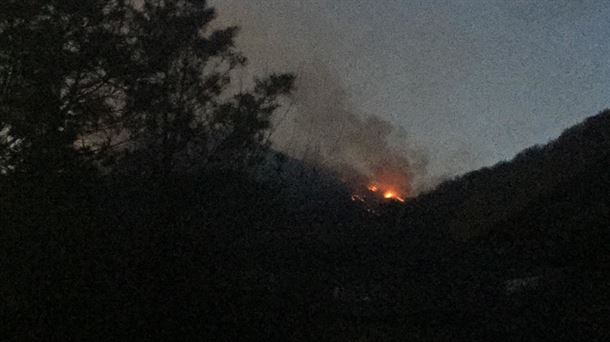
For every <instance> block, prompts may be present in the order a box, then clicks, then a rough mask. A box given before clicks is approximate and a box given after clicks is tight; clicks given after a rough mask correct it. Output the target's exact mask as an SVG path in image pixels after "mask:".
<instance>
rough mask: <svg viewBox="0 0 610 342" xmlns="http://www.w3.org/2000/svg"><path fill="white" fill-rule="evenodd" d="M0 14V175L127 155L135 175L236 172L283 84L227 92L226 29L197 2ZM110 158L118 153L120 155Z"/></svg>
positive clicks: (37, 8)
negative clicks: (212, 168)
mask: <svg viewBox="0 0 610 342" xmlns="http://www.w3.org/2000/svg"><path fill="white" fill-rule="evenodd" d="M4 8H5V10H4V11H3V12H2V14H0V44H2V46H3V47H4V49H3V51H2V52H0V85H1V86H2V87H1V89H2V92H1V93H0V96H1V97H0V135H1V137H2V140H0V142H1V143H2V149H1V152H0V156H1V157H2V158H1V159H0V161H2V163H3V166H2V168H3V169H4V172H8V171H10V170H13V171H15V170H21V171H24V172H26V171H27V172H39V171H41V170H44V172H45V173H49V172H65V171H66V168H68V167H73V166H74V165H76V164H78V163H79V162H91V161H94V160H98V159H105V160H106V161H108V160H107V159H108V157H110V156H112V157H116V156H117V153H116V152H117V151H119V152H125V151H131V152H133V151H137V152H138V153H137V154H138V155H139V158H140V159H139V168H140V172H142V173H147V174H154V175H167V174H169V173H171V172H172V171H175V170H177V169H179V168H182V169H185V168H190V167H193V166H194V165H196V164H199V165H202V164H205V163H206V162H209V161H210V160H215V161H222V162H223V163H222V164H223V165H233V166H236V167H241V166H243V165H244V164H245V163H246V162H247V161H248V160H249V159H250V157H252V156H253V155H256V153H254V152H257V151H260V150H262V149H264V148H265V147H266V146H268V142H267V141H266V139H265V138H266V136H267V135H266V134H265V131H266V130H268V129H269V128H270V125H271V116H272V114H273V112H274V111H275V110H276V109H277V108H278V106H279V98H280V97H281V96H283V95H287V94H289V93H290V91H291V89H292V84H293V80H294V77H293V76H292V75H288V74H281V75H271V76H270V77H268V78H265V79H260V80H256V82H255V86H254V88H253V89H251V90H249V91H243V90H241V89H240V90H238V89H236V87H234V86H233V87H232V86H231V81H232V76H233V75H232V72H233V71H234V70H235V69H236V68H238V67H239V66H242V65H244V64H245V63H246V58H245V57H244V56H242V55H241V54H240V53H239V52H238V51H237V50H236V48H235V46H234V42H233V40H234V37H235V35H236V33H237V28H235V27H229V28H225V29H220V30H211V29H210V28H209V25H210V23H211V22H212V21H213V19H214V18H215V12H214V10H213V9H212V8H210V7H208V6H207V4H206V2H205V1H196V0H172V1H155V0H146V1H144V2H143V4H142V5H141V6H135V5H132V4H131V2H127V1H120V0H116V1H100V0H86V1H82V2H79V3H78V5H75V4H68V3H66V2H65V1H50V2H46V3H44V4H43V3H41V2H38V1H16V0H11V1H8V3H6V4H5V5H4ZM119 154H121V153H119Z"/></svg>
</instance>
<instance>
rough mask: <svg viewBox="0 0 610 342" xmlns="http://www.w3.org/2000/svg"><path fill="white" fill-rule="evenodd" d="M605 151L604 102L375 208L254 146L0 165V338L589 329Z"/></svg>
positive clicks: (322, 175) (435, 334)
mask: <svg viewBox="0 0 610 342" xmlns="http://www.w3.org/2000/svg"><path fill="white" fill-rule="evenodd" d="M609 154H610V111H605V112H603V113H600V114H599V115H597V116H594V117H592V118H590V119H588V120H586V121H585V122H583V123H582V124H580V125H577V126H575V127H573V128H570V129H568V130H566V131H565V132H564V134H562V135H561V137H559V138H558V139H556V140H555V141H553V142H551V143H549V144H547V145H545V146H537V147H534V148H530V149H528V150H526V151H524V152H522V153H520V154H519V155H517V156H516V157H515V158H514V159H513V160H512V161H510V162H504V163H500V164H498V165H495V166H493V167H490V168H485V169H482V170H479V171H474V172H471V173H469V174H466V175H464V176H462V177H458V178H456V179H454V180H451V181H449V182H446V183H444V184H442V185H441V186H440V187H439V188H438V189H437V190H435V191H432V192H430V193H428V194H425V195H422V196H420V197H419V198H416V199H412V200H409V201H407V203H406V204H405V205H401V204H399V203H392V204H390V205H387V206H384V208H383V209H384V210H383V211H381V212H380V213H378V215H371V214H369V213H368V212H366V210H363V208H361V207H359V206H358V205H356V204H355V203H354V202H352V201H351V200H350V198H349V196H348V195H349V191H348V189H346V188H345V186H344V185H343V184H342V183H341V182H340V181H339V180H338V179H337V177H335V176H334V175H333V174H332V173H329V172H327V171H324V170H320V169H317V168H316V167H314V166H311V165H307V164H305V163H302V162H300V161H298V160H292V159H289V158H285V157H283V156H281V155H279V154H276V153H274V152H271V154H270V157H269V161H268V162H267V163H264V164H262V165H261V166H260V168H259V169H258V172H259V173H258V174H257V176H256V177H252V174H249V173H240V172H226V171H223V172H218V171H214V170H208V171H197V172H190V173H182V174H175V175H174V176H172V177H168V178H164V179H162V180H158V179H154V178H148V177H147V176H138V175H139V174H138V173H137V172H136V173H121V172H116V173H112V172H111V173H109V174H104V175H92V174H88V173H82V174H76V173H71V174H58V175H55V176H54V177H44V178H40V179H39V178H35V177H31V176H27V175H25V176H15V177H0V187H1V189H0V190H2V191H1V192H0V196H1V201H0V209H1V211H0V213H1V214H2V215H0V226H1V227H2V229H0V244H1V245H0V257H1V259H0V261H2V263H3V264H2V266H3V267H2V276H3V279H6V280H7V281H3V282H0V295H1V297H2V298H3V299H4V302H5V304H4V305H3V306H2V307H0V319H1V321H2V324H3V326H2V327H0V328H1V329H0V337H2V339H7V340H45V339H49V338H50V339H61V340H72V339H78V340H99V339H104V340H109V339H110V340H123V339H135V340H137V339H141V338H143V337H149V338H150V339H158V338H162V339H186V340H218V341H223V340H225V341H238V340H251V341H256V340H292V341H312V340H320V341H323V340H333V341H353V340H373V341H394V340H396V341H402V340H410V341H430V340H432V341H473V340H487V341H515V340H553V341H556V340H562V339H563V340H570V341H577V340H580V341H603V340H607V337H608V336H610V331H609V327H610V321H609V318H608V317H610V298H609V297H610V291H608V288H609V286H608V284H610V279H609V276H608V274H610V257H609V256H610V252H609V246H610V231H609V227H610V214H609V208H610V203H609V202H610V201H609V195H608V194H609V193H610V191H609V190H610V187H609V184H610V177H609V175H610V172H609V171H610V170H609V168H610V163H609ZM130 165H131V166H134V167H135V168H136V169H137V167H138V164H137V163H136V164H130ZM136 171H137V170H136ZM6 336H8V338H4V337H6Z"/></svg>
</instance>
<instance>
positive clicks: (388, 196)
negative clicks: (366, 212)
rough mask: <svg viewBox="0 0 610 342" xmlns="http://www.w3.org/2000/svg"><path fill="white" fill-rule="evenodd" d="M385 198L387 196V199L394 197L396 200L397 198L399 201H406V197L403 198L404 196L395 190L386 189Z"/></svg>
mask: <svg viewBox="0 0 610 342" xmlns="http://www.w3.org/2000/svg"><path fill="white" fill-rule="evenodd" d="M383 198H385V199H394V200H397V201H399V202H404V201H405V199H404V198H402V197H400V196H398V195H397V194H396V193H395V192H393V191H386V192H384V193H383Z"/></svg>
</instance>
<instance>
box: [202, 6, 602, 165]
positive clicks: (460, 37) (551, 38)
mask: <svg viewBox="0 0 610 342" xmlns="http://www.w3.org/2000/svg"><path fill="white" fill-rule="evenodd" d="M210 4H211V5H212V6H215V7H216V8H217V9H218V12H219V21H220V22H222V23H232V24H235V25H238V26H241V27H242V32H241V35H240V39H239V41H238V42H239V46H240V48H241V49H242V50H243V51H244V52H245V54H246V55H247V56H248V57H249V58H250V60H251V65H250V67H251V68H252V69H253V70H257V71H263V72H269V71H274V70H284V71H286V70H287V71H295V72H297V73H306V72H307V70H310V69H311V67H312V66H311V65H314V66H313V68H315V65H324V69H328V70H331V71H332V73H333V75H332V77H330V79H332V80H333V82H337V83H339V84H340V85H341V87H342V89H343V90H344V92H345V97H346V98H347V99H348V101H349V102H350V106H351V107H352V108H353V110H354V111H357V112H358V113H362V114H372V115H377V116H379V117H380V118H382V119H384V120H387V121H389V122H391V123H392V124H394V125H396V126H397V127H400V129H399V131H400V132H401V133H400V134H397V135H396V136H397V138H396V141H395V143H396V144H398V145H400V144H410V145H412V146H411V147H410V148H412V149H417V150H419V151H420V152H421V153H423V154H425V155H426V158H427V160H428V169H429V172H430V173H431V174H434V175H453V174H457V173H461V172H464V171H467V170H471V169H475V168H479V167H481V166H484V165H492V164H494V163H496V162H498V161H500V160H503V159H509V158H511V157H512V156H513V155H514V154H515V153H517V152H518V151H520V150H521V149H523V148H525V147H528V146H530V145H533V144H539V143H544V142H546V141H548V140H549V139H551V138H554V137H556V136H557V135H559V134H560V133H561V131H562V130H563V129H565V128H567V127H568V126H571V125H573V124H575V123H577V122H579V121H581V120H582V119H584V118H585V117H587V116H590V115H593V114H596V113H597V112H598V111H600V110H602V109H604V108H606V107H610V58H609V56H610V19H609V18H610V1H607V0H599V1H596V0H531V1H528V0H510V1H508V0H507V1H500V0H212V1H210ZM312 61H313V62H312ZM312 63H313V64H312ZM306 65H310V67H309V69H308V68H307V67H304V66H306ZM324 79H326V80H328V79H329V78H328V77H325V78H322V80H324ZM320 82H322V83H319V82H318V83H317V84H318V88H319V89H318V91H321V92H324V91H325V88H326V86H325V85H324V83H323V81H320ZM334 86H336V85H333V87H334Z"/></svg>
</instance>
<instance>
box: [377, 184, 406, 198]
mask: <svg viewBox="0 0 610 342" xmlns="http://www.w3.org/2000/svg"><path fill="white" fill-rule="evenodd" d="M368 190H369V191H370V192H373V193H376V194H377V193H379V194H381V195H382V197H383V198H384V199H386V200H396V201H399V202H404V201H405V197H404V195H403V194H401V193H400V192H398V191H396V190H394V189H393V187H392V186H388V185H382V184H377V183H372V184H369V186H368Z"/></svg>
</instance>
